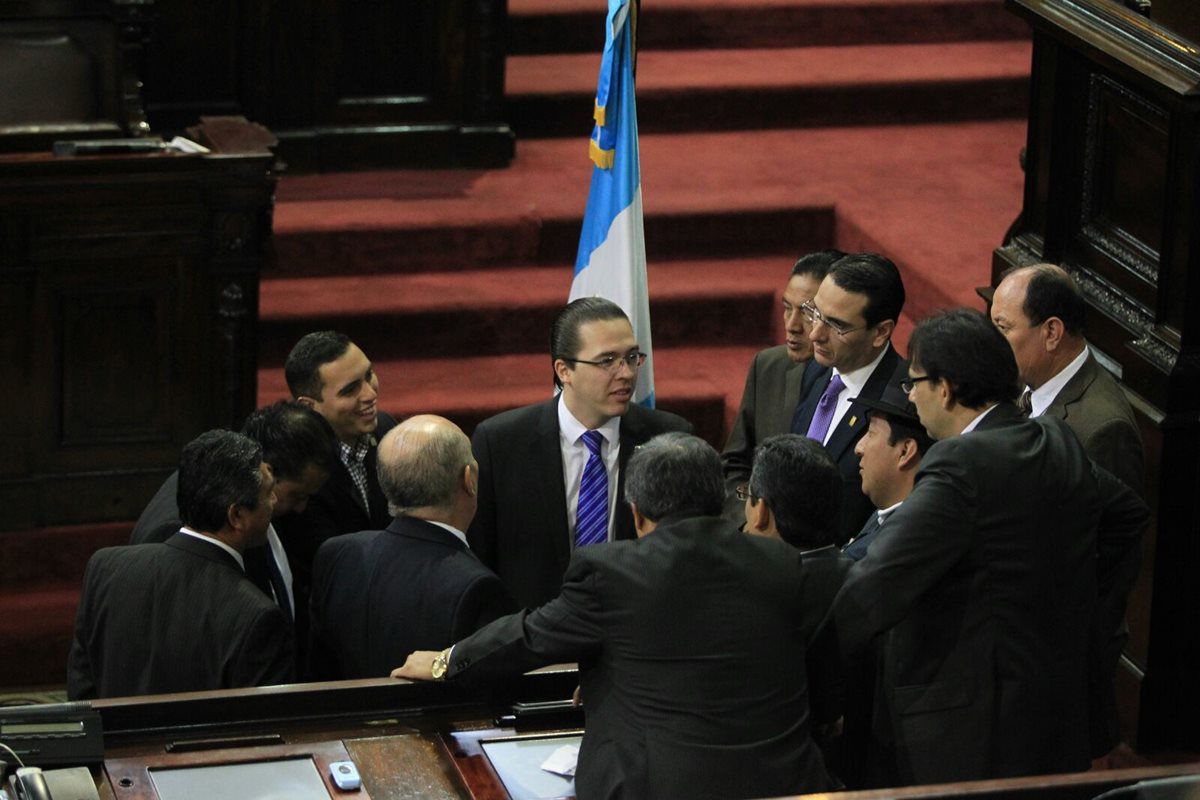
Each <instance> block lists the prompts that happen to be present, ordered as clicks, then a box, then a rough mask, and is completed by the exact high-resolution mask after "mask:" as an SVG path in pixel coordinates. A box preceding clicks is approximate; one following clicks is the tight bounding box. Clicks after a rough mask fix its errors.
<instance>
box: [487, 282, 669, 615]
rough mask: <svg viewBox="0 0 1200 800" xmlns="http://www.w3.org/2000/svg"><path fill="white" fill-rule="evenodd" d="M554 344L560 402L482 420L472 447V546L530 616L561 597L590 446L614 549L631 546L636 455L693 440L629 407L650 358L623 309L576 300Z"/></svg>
mask: <svg viewBox="0 0 1200 800" xmlns="http://www.w3.org/2000/svg"><path fill="white" fill-rule="evenodd" d="M550 341H551V359H552V364H553V368H554V380H555V383H556V385H557V386H558V387H559V388H561V389H562V393H561V394H560V395H559V396H558V397H557V398H554V399H552V400H547V401H546V402H544V403H538V404H536V405H532V406H526V407H524V408H518V409H514V410H512V411H506V412H504V413H503V414H498V415H496V416H494V417H492V418H490V419H487V420H484V421H483V422H481V423H480V424H479V426H478V427H477V428H476V429H475V433H474V435H473V436H472V437H471V445H472V448H473V450H474V452H475V458H477V459H478V460H479V510H478V512H477V513H476V515H475V520H474V521H473V522H472V523H471V527H470V529H469V530H468V531H467V540H468V541H469V542H470V544H471V549H472V550H473V551H475V553H476V554H477V555H478V556H479V558H480V559H481V560H482V561H483V563H485V564H487V565H488V566H489V567H491V568H492V569H493V570H494V571H495V572H496V574H497V575H499V576H500V579H501V580H502V581H504V585H505V586H506V587H507V588H508V590H509V591H510V592H511V593H512V595H513V597H514V598H515V599H516V601H517V603H518V604H519V605H522V606H525V607H527V608H532V607H534V606H537V605H540V604H542V603H544V602H546V601H547V600H550V599H551V598H552V597H554V596H555V595H556V594H557V592H558V587H559V585H560V584H561V582H562V576H563V573H564V572H565V571H566V568H567V562H568V561H569V560H570V557H571V552H572V550H574V549H575V547H576V546H577V543H578V542H577V534H578V533H579V531H578V526H577V524H576V523H577V518H578V514H577V504H578V498H579V496H580V494H581V484H582V480H583V477H582V476H583V473H584V471H585V470H586V468H587V462H588V461H589V459H591V458H593V456H592V455H591V454H590V451H589V449H588V447H587V446H586V445H585V438H586V436H588V435H596V434H598V435H599V437H600V439H601V441H600V444H599V445H598V447H599V451H598V455H597V456H595V458H598V459H599V461H600V463H601V465H602V468H603V470H604V474H605V475H606V476H607V486H606V487H605V489H606V496H605V498H604V502H603V503H602V504H601V505H602V506H603V507H604V508H606V511H607V513H606V519H604V520H602V521H601V526H600V527H601V530H600V531H599V533H598V536H599V539H600V540H607V541H612V540H615V539H632V538H633V536H634V529H633V518H632V516H631V515H630V513H629V509H628V507H626V505H625V504H624V503H623V502H621V500H622V498H623V495H624V483H625V481H624V473H625V469H624V467H625V464H626V463H627V462H628V461H629V457H630V455H631V454H632V452H633V450H634V448H635V447H637V446H638V445H640V444H642V443H644V442H646V441H649V440H650V438H651V437H653V436H655V435H657V434H659V433H663V432H665V431H690V430H691V425H690V424H689V423H688V422H687V421H686V420H684V419H683V418H682V417H678V416H675V415H674V414H668V413H665V412H662V411H654V410H651V409H647V408H643V407H642V406H639V405H636V404H633V403H632V400H633V393H634V389H635V387H636V384H637V377H638V367H640V366H641V364H642V363H643V361H644V360H645V355H644V354H643V353H640V352H639V351H638V343H637V339H635V338H634V336H633V327H632V325H630V323H629V318H628V317H626V316H625V312H623V311H622V310H621V308H620V306H617V305H616V304H614V303H612V302H609V301H608V300H604V299H601V298H598V297H588V298H583V299H580V300H576V301H574V302H572V303H570V304H569V305H567V306H566V307H565V308H564V309H563V310H562V311H561V312H559V315H558V317H557V319H556V320H555V322H554V326H553V329H552V331H551V339H550ZM592 432H596V434H592ZM605 528H606V531H605Z"/></svg>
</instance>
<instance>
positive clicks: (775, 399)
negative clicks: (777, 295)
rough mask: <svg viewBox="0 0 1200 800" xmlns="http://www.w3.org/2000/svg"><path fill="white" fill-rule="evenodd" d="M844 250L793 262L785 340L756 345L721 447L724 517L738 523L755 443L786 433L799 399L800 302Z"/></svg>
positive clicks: (804, 327)
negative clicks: (759, 347)
mask: <svg viewBox="0 0 1200 800" xmlns="http://www.w3.org/2000/svg"><path fill="white" fill-rule="evenodd" d="M845 255H846V254H845V253H843V252H842V251H841V250H819V251H817V252H816V253H809V254H808V255H806V256H802V257H801V258H800V259H799V260H798V261H796V263H795V264H794V265H793V266H792V272H791V277H789V278H788V282H787V286H785V287H784V289H783V303H782V310H783V331H784V343H783V344H781V345H776V346H775V347H768V348H767V349H765V350H760V351H758V352H757V353H756V354H755V355H754V360H753V361H751V362H750V371H749V372H748V373H747V374H746V388H745V389H744V390H743V392H742V404H741V406H740V407H739V408H738V413H737V416H736V417H735V418H734V420H733V428H731V429H730V431H729V441H728V442H727V443H726V444H725V449H724V450H723V451H722V452H721V469H722V470H723V471H724V474H725V510H724V512H723V516H724V517H725V519H728V520H731V521H734V522H737V523H741V522H742V519H743V511H744V510H743V508H742V505H743V503H742V501H741V500H738V498H737V487H738V486H741V485H742V484H744V483H746V482H747V481H748V480H750V468H751V466H752V465H753V463H754V448H755V447H757V446H758V444H759V443H760V442H762V441H763V440H764V439H768V438H770V437H772V436H778V435H779V434H781V433H788V432H789V431H791V429H792V416H793V415H794V414H795V412H796V406H797V405H798V404H799V403H800V378H801V376H802V375H803V374H804V365H805V364H807V363H808V360H809V359H810V358H812V340H810V339H809V338H808V318H807V317H805V315H804V305H805V304H806V303H808V302H809V301H811V300H812V299H813V296H814V295H815V294H816V293H817V289H818V287H820V285H821V281H822V280H824V279H825V275H826V273H828V272H829V268H830V266H832V265H833V263H834V262H835V261H837V260H838V259H840V258H842V257H843V256H845Z"/></svg>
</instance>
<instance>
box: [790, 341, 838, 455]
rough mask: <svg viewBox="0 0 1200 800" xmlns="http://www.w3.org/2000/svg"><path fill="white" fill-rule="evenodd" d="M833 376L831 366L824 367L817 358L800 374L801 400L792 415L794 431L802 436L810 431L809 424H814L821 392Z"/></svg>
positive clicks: (806, 365) (805, 366)
mask: <svg viewBox="0 0 1200 800" xmlns="http://www.w3.org/2000/svg"><path fill="white" fill-rule="evenodd" d="M832 376H833V370H832V369H831V368H830V367H822V366H821V365H820V364H818V363H817V360H816V359H815V358H814V359H812V360H810V361H809V362H808V363H807V364H805V365H804V372H803V373H801V376H800V397H801V400H800V403H799V404H798V405H797V406H796V413H795V414H794V415H793V416H792V433H798V434H800V435H801V436H803V435H804V434H806V433H808V426H809V425H811V424H812V418H813V414H814V413H816V410H817V403H818V402H820V400H821V394H822V393H823V392H824V391H825V387H826V386H828V385H829V379H830V378H831V377H832Z"/></svg>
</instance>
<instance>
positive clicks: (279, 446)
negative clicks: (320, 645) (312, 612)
mask: <svg viewBox="0 0 1200 800" xmlns="http://www.w3.org/2000/svg"><path fill="white" fill-rule="evenodd" d="M242 433H243V434H244V435H245V436H248V437H250V438H251V439H253V440H254V441H256V442H258V443H259V444H260V445H262V448H263V461H265V462H266V463H267V465H268V466H270V467H271V473H272V474H273V475H274V476H275V511H274V514H273V517H272V519H278V518H280V517H284V516H286V515H288V514H293V513H300V512H302V511H303V510H304V508H305V506H306V505H308V501H309V498H310V497H312V496H313V495H314V494H316V493H317V491H318V490H319V489H320V488H321V486H322V485H323V484H324V483H325V479H326V478H328V477H329V473H330V472H331V471H332V470H333V469H334V467H335V465H336V464H337V451H336V450H335V445H334V442H333V431H332V430H331V429H330V427H329V423H328V422H326V421H325V418H324V417H322V416H321V415H320V414H318V413H316V412H315V411H313V410H312V409H310V408H308V407H307V406H303V405H301V404H299V403H289V402H287V401H283V400H281V401H279V402H278V403H275V404H274V405H271V406H267V407H265V408H260V409H257V410H256V411H254V412H253V413H252V414H250V416H249V417H247V418H246V422H245V424H244V425H242ZM178 490H179V471H178V470H176V471H175V472H173V473H172V474H171V475H170V477H168V478H167V480H166V481H165V482H164V483H163V485H162V487H160V488H159V490H158V492H157V493H156V494H155V495H154V497H153V498H151V500H150V502H149V503H148V504H147V505H146V508H145V510H143V511H142V515H141V516H140V517H138V521H137V524H136V525H134V526H133V533H132V534H131V535H130V537H129V543H130V544H145V543H147V542H165V541H166V540H167V539H169V538H171V537H172V536H174V535H175V534H176V533H178V532H179V529H180V528H181V527H182V526H183V522H182V521H181V520H180V518H179V502H178V498H177V494H178ZM243 558H244V561H245V564H246V575H247V576H248V577H249V578H250V580H252V581H254V583H255V585H256V586H258V587H259V588H260V589H262V590H263V592H265V593H266V594H267V595H268V596H271V597H273V598H275V602H276V603H278V604H279V607H280V608H282V609H283V611H284V614H285V616H287V617H288V618H289V619H293V618H294V615H296V614H301V615H302V614H303V613H304V609H302V608H296V601H295V595H294V593H293V589H292V571H291V569H290V568H289V566H288V561H287V554H286V552H285V549H284V547H283V543H282V542H281V541H280V539H279V535H278V534H277V533H276V532H275V526H274V524H271V525H268V526H267V543H266V545H265V546H263V547H248V548H246V552H245V553H243Z"/></svg>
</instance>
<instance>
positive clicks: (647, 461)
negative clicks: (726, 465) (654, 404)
mask: <svg viewBox="0 0 1200 800" xmlns="http://www.w3.org/2000/svg"><path fill="white" fill-rule="evenodd" d="M724 495H725V486H724V481H723V480H722V478H721V457H720V456H718V455H717V451H716V450H714V449H713V448H712V445H710V444H708V443H707V442H705V441H704V440H703V439H700V438H698V437H696V436H693V435H692V434H690V433H677V432H676V433H663V434H659V435H658V436H655V437H654V438H653V439H651V440H650V441H648V442H646V443H645V444H644V445H642V446H641V447H638V448H636V449H635V450H634V451H633V456H632V457H631V458H630V459H629V465H628V466H627V467H626V474H625V499H626V500H628V501H629V502H630V503H632V504H634V505H636V506H637V507H638V511H639V512H641V514H642V515H643V516H645V517H646V518H647V519H650V520H653V521H654V522H658V521H659V520H661V519H663V518H664V517H669V516H672V515H676V514H683V513H689V514H691V515H693V516H696V515H699V516H717V515H719V514H720V513H721V506H722V503H723V500H724Z"/></svg>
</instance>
